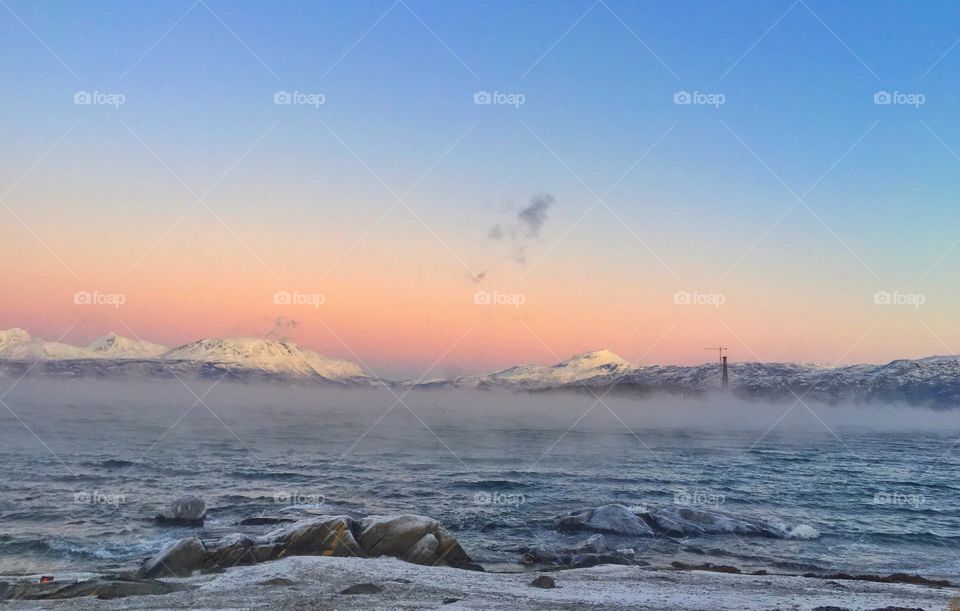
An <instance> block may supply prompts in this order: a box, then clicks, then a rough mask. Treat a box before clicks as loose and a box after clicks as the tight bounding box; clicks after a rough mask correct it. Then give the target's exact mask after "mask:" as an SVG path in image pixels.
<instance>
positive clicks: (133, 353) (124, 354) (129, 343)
mask: <svg viewBox="0 0 960 611" xmlns="http://www.w3.org/2000/svg"><path fill="white" fill-rule="evenodd" d="M166 351H167V347H166V346H161V345H160V344H153V343H150V342H147V341H143V340H133V339H127V338H126V337H121V336H119V335H117V334H116V333H108V334H107V335H104V336H103V337H101V338H100V339H98V340H96V341H94V342H93V343H91V344H90V345H88V346H87V352H90V353H92V356H95V357H99V358H113V359H148V358H154V357H157V356H160V355H161V354H163V353H164V352H166Z"/></svg>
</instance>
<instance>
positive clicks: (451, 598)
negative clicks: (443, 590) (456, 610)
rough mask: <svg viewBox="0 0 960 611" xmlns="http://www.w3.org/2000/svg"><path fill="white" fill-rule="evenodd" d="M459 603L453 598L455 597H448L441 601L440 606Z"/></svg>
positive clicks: (457, 599)
mask: <svg viewBox="0 0 960 611" xmlns="http://www.w3.org/2000/svg"><path fill="white" fill-rule="evenodd" d="M459 601H460V599H459V598H457V597H455V596H448V597H446V598H444V599H443V601H441V603H440V604H442V605H452V604H453V603H455V602H459Z"/></svg>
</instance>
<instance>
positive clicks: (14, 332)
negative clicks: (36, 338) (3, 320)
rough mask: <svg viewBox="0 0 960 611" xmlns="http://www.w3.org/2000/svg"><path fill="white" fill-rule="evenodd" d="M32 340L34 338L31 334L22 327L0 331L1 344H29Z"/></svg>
mask: <svg viewBox="0 0 960 611" xmlns="http://www.w3.org/2000/svg"><path fill="white" fill-rule="evenodd" d="M31 339H33V338H32V337H31V336H30V334H29V333H27V332H26V331H24V330H23V329H21V328H20V327H13V328H12V329H3V330H0V344H8V343H15V342H28V341H30V340H31Z"/></svg>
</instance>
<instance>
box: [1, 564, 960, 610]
mask: <svg viewBox="0 0 960 611" xmlns="http://www.w3.org/2000/svg"><path fill="white" fill-rule="evenodd" d="M718 569H720V570H718ZM540 575H548V576H550V577H552V578H553V579H554V580H555V582H556V587H555V588H553V589H542V588H538V587H533V586H531V585H530V583H531V581H532V580H533V579H534V578H536V577H538V576H540ZM162 582H163V583H165V584H171V585H174V586H177V587H188V588H191V589H190V590H189V591H177V592H171V593H168V594H162V595H138V596H130V597H125V598H117V599H111V600H100V599H97V598H96V597H92V596H86V597H81V598H72V599H66V600H63V599H61V600H10V601H5V602H4V608H7V609H36V608H52V607H58V608H62V607H66V608H71V609H94V608H96V609H157V608H185V607H198V608H208V609H228V608H229V609H237V608H240V609H244V608H258V607H260V608H262V607H267V608H310V609H354V608H356V609H359V608H370V607H377V608H390V609H392V608H443V609H457V608H468V609H481V608H483V609H498V608H502V609H505V608H511V609H546V608H549V609H581V608H585V607H593V608H600V607H604V608H610V607H629V608H633V609H651V610H652V609H668V608H669V609H684V610H689V611H694V610H697V611H699V610H717V609H731V610H732V609H772V608H791V609H811V610H812V609H816V608H817V607H834V608H839V609H851V610H854V609H856V610H861V609H870V610H873V609H882V608H884V607H891V606H892V607H901V608H909V609H916V608H922V609H927V610H931V611H932V610H939V609H948V608H950V604H951V601H953V600H960V588H958V587H957V586H956V585H953V586H935V585H915V584H911V583H884V582H878V581H865V580H862V579H849V580H848V579H842V578H839V577H838V576H832V577H831V576H828V577H826V578H824V577H804V576H797V575H779V574H768V575H754V574H747V573H734V572H729V571H727V570H725V569H724V568H723V567H713V569H712V570H701V569H700V568H687V569H680V570H677V569H650V568H644V567H638V566H624V565H599V566H594V567H590V568H582V569H565V570H559V571H529V570H527V571H520V572H498V573H492V572H478V571H467V570H462V569H456V568H450V567H439V566H437V567H434V566H422V565H416V564H410V563H407V562H403V561H401V560H397V559H394V558H372V559H367V558H352V557H325V556H290V557H287V558H283V559H280V560H274V561H270V562H265V563H262V564H255V565H249V566H236V567H233V568H229V569H226V570H223V571H220V572H214V573H207V574H199V575H195V576H193V577H187V578H169V579H163V580H162ZM351 587H352V588H353V590H359V591H360V592H361V593H356V594H349V593H344V591H345V590H347V589H348V588H351Z"/></svg>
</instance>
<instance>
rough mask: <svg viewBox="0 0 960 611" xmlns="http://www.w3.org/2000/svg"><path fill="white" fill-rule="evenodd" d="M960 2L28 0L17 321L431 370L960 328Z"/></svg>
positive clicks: (54, 330)
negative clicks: (307, 351)
mask: <svg viewBox="0 0 960 611" xmlns="http://www.w3.org/2000/svg"><path fill="white" fill-rule="evenodd" d="M958 17H960V6H957V5H956V3H951V2H925V3H923V4H922V5H914V4H908V3H902V2H870V3H833V2H823V1H818V0H803V1H797V2H790V1H789V0H788V1H782V2H780V1H763V2H734V3H715V2H617V1H615V0H600V1H597V2H591V1H590V0H586V1H577V2H573V1H571V2H556V1H550V2H546V1H533V2H523V3H516V2H484V3H467V2H449V1H446V2H433V1H424V0H397V1H396V2H394V1H392V0H384V1H379V0H378V1H373V0H370V1H359V2H252V1H241V2H227V1H223V0H203V1H196V2H192V1H191V0H185V1H170V2H163V3H139V2H122V1H110V2H100V1H91V2H85V3H77V2H69V1H44V2H34V1H23V0H3V1H2V2H0V53H2V54H3V57H5V58H6V61H5V62H4V64H3V68H2V70H0V100H2V102H0V104H2V112H0V138H2V141H3V144H4V146H2V147H0V202H2V205H0V296H2V299H0V328H7V327H22V328H25V329H27V330H28V331H30V332H31V333H33V334H34V335H38V336H41V337H44V338H46V339H50V340H54V339H61V340H62V341H68V342H73V343H84V342H87V341H90V340H92V339H95V338H96V337H98V336H100V335H103V334H104V333H106V332H108V331H116V332H118V333H120V334H121V335H126V336H131V337H139V338H142V339H146V340H150V341H155V342H159V343H163V344H166V345H178V344H182V343H185V342H188V341H193V340H195V339H199V338H201V337H224V336H238V335H240V336H252V337H259V336H267V337H281V336H282V337H285V338H288V339H291V340H292V341H295V342H296V343H298V344H300V345H302V346H306V347H309V348H312V349H315V350H317V351H319V352H321V353H324V354H328V355H331V356H341V357H346V358H351V359H354V360H362V362H363V363H364V364H365V365H366V366H367V367H368V368H370V369H371V370H372V371H374V372H375V373H377V374H380V375H404V376H411V377H418V376H420V375H427V374H453V373H459V372H470V371H482V370H488V369H493V368H497V367H504V366H508V365H512V364H516V363H521V362H536V363H552V362H557V361H559V360H561V359H564V358H567V357H569V356H570V355H572V354H576V353H580V352H585V351H589V350H596V349H600V348H608V349H610V350H613V351H614V352H616V353H618V354H620V355H621V356H623V357H624V358H627V359H630V360H633V361H635V362H638V363H642V364H647V363H678V364H692V363H700V362H704V361H706V360H709V359H710V358H713V356H712V355H711V353H709V352H706V351H704V348H705V347H707V346H714V345H718V344H723V345H725V346H727V347H728V348H729V352H728V354H729V356H730V359H731V360H733V361H736V360H764V361H783V360H789V361H816V362H822V363H851V362H886V361H890V360H893V359H896V358H912V357H920V356H926V355H930V354H946V353H952V354H955V353H960V327H958V326H957V324H956V317H955V308H954V304H956V303H958V301H960V288H958V283H957V282H956V277H955V272H954V270H955V269H957V265H958V263H960V246H958V244H957V241H958V239H960V206H958V195H960V156H958V152H960V122H958V121H956V116H955V112H956V109H957V108H958V107H960V106H958V102H960V79H958V78H957V73H958V70H960V48H957V47H960V45H958V40H960V19H958ZM284 102H287V103H284ZM683 102H688V103H683ZM78 295H80V297H78ZM84 295H86V296H87V297H89V299H86V298H85V297H83V296H84Z"/></svg>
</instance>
